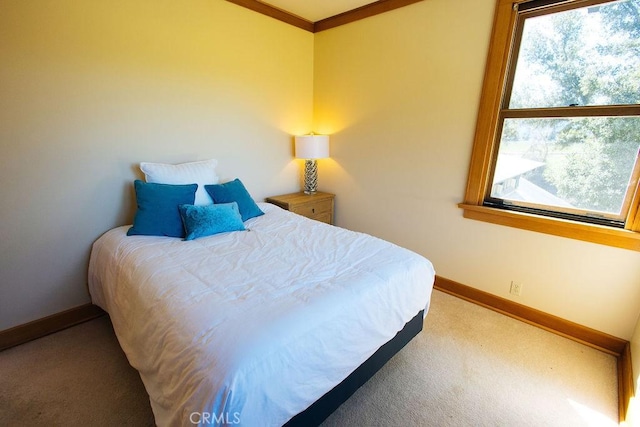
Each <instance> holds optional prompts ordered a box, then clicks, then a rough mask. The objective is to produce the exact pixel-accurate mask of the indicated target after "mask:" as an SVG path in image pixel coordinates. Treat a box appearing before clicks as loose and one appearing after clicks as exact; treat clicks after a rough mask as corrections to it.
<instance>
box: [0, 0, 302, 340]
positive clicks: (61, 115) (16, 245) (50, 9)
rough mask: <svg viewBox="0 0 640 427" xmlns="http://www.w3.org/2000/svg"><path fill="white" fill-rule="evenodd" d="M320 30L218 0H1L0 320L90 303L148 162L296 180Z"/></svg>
mask: <svg viewBox="0 0 640 427" xmlns="http://www.w3.org/2000/svg"><path fill="white" fill-rule="evenodd" d="M312 100H313V34H310V33H308V32H305V31H303V30H300V29H297V28H294V27H292V26H289V25H286V24H283V23H281V22H278V21H276V20H273V19H271V18H268V17H266V16H263V15H260V14H257V13H255V12H251V11H249V10H247V9H244V8H241V7H238V6H236V5H233V4H231V3H227V2H225V1H222V0H188V1H187V0H183V1H173V0H135V1H97V0H96V1H94V0H50V1H48V0H29V1H1V2H0V180H1V182H2V190H0V191H1V193H0V198H1V200H2V204H1V206H0V227H1V228H0V251H1V257H0V330H2V329H6V328H9V327H12V326H14V325H18V324H22V323H25V322H28V321H31V320H34V319H38V318H42V317H44V316H47V315H50V314H53V313H57V312H60V311H62V310H66V309H69V308H72V307H75V306H78V305H81V304H84V303H87V302H89V295H88V292H87V290H86V270H87V262H88V256H89V251H90V248H91V244H92V242H93V241H94V240H95V239H96V238H97V237H98V236H99V235H100V234H101V233H103V232H104V231H106V230H107V229H109V228H111V227H113V226H116V225H121V224H127V223H130V221H131V219H132V215H133V209H134V206H133V205H134V196H133V190H132V185H131V183H132V180H133V179H134V178H137V177H141V176H140V175H139V172H138V170H137V164H138V163H139V162H140V161H158V162H182V161H191V160H199V159H207V158H216V159H218V160H219V167H218V172H219V175H220V177H221V179H222V180H229V179H233V178H235V177H239V178H241V179H242V180H243V181H244V182H245V184H246V185H247V187H248V189H249V190H250V192H251V193H252V195H253V196H254V197H255V198H257V199H262V198H264V197H265V196H268V195H272V194H279V193H281V192H287V191H294V190H297V189H298V188H299V165H298V164H296V163H295V162H294V161H292V150H291V143H292V142H291V136H290V135H292V134H294V133H301V132H308V131H309V130H311V124H312V113H313V111H312V109H313V105H312Z"/></svg>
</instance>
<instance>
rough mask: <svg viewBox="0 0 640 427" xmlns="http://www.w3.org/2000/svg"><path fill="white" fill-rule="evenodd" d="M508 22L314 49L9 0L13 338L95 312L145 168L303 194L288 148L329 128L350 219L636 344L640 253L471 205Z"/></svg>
mask: <svg viewBox="0 0 640 427" xmlns="http://www.w3.org/2000/svg"><path fill="white" fill-rule="evenodd" d="M493 9H494V0H462V1H461V2H457V3H455V6H454V4H453V3H452V2H451V1H450V0H425V1H423V2H420V3H416V4H413V5H411V6H407V7H405V8H401V9H397V10H394V11H392V12H389V13H386V14H382V15H378V16H374V17H371V18H367V19H365V20H362V21H358V22H354V23H351V24H348V25H346V26H342V27H338V28H334V29H331V30H328V31H325V32H321V33H318V34H316V35H315V36H314V35H313V34H311V33H307V32H305V31H302V30H300V29H297V28H294V27H291V26H289V25H287V24H284V23H282V22H279V21H276V20H273V19H271V18H268V17H265V16H262V15H260V14H257V13H255V12H252V11H249V10H246V9H244V8H241V7H238V6H236V5H233V4H230V3H227V2H225V1H223V0H185V1H179V2H176V1H170V0H136V1H118V2H99V1H87V0H75V1H74V0H51V1H47V0H32V1H2V2H0V178H1V180H2V183H3V185H2V190H1V191H2V193H1V194H0V196H1V199H2V205H1V206H0V227H1V228H0V250H1V254H2V256H1V257H0V330H2V329H6V328H8V327H11V326H14V325H18V324H22V323H25V322H28V321H30V320H34V319H37V318H41V317H44V316H47V315H49V314H53V313H57V312H59V311H62V310H65V309H68V308H71V307H74V306H77V305H80V304H84V303H87V302H88V301H89V297H88V293H87V291H86V268H87V260H88V256H89V250H90V247H91V243H92V242H93V241H94V240H95V239H96V238H97V237H98V236H99V235H100V234H101V233H102V232H104V231H106V230H107V229H109V228H111V227H113V226H115V225H120V224H126V223H129V222H130V221H131V218H132V215H133V210H134V206H133V204H134V203H133V202H134V197H133V192H132V189H131V181H132V180H133V179H134V178H136V177H140V175H139V172H138V170H137V164H138V163H139V162H140V161H162V162H181V161H190V160H197V159H206V158H211V157H213V158H217V159H218V160H219V162H220V165H219V168H218V171H219V174H220V176H221V178H222V179H223V180H227V179H232V178H234V177H236V176H237V177H240V178H241V179H242V180H243V181H244V182H245V183H246V184H247V187H248V188H249V190H250V191H251V193H252V194H253V196H254V197H255V198H257V199H262V198H263V197H265V196H268V195H272V194H279V193H282V192H287V191H294V190H297V189H298V188H299V171H300V165H299V164H298V163H296V162H295V161H292V160H291V138H290V135H292V134H298V133H303V132H308V131H309V130H314V131H316V132H326V133H331V134H332V142H331V143H332V146H331V153H332V158H331V159H328V160H321V161H320V179H319V182H320V188H321V189H324V190H328V191H333V192H335V193H336V194H337V196H338V197H337V202H336V215H337V223H338V225H340V226H345V227H348V228H351V229H354V230H360V231H365V232H368V233H371V234H374V235H377V236H379V237H382V238H385V239H388V240H390V241H393V242H396V243H398V244H400V245H403V246H406V247H408V248H410V249H413V250H415V251H417V252H419V253H421V254H423V255H425V256H427V257H428V258H430V259H431V260H432V261H433V262H434V264H435V267H436V270H437V272H438V274H440V275H441V276H444V277H446V278H449V279H452V280H456V281H459V282H461V283H464V284H467V285H470V286H474V287H477V288H478V289H482V290H485V291H487V292H491V293H493V294H495V295H498V296H502V297H506V298H510V295H509V294H508V288H509V283H510V281H511V280H518V281H521V282H523V283H524V291H523V295H522V296H521V297H519V298H514V300H515V301H517V302H519V303H523V304H525V305H529V306H531V307H534V308H537V309H540V310H543V311H546V312H548V313H551V314H554V315H557V316H560V317H563V318H566V319H569V320H572V321H575V322H577V323H580V324H583V325H586V326H590V327H593V328H595V329H598V330H601V331H603V332H607V333H610V334H612V335H616V336H618V337H621V338H624V339H630V338H631V336H632V334H633V331H634V328H635V325H636V320H637V317H638V313H639V312H640V287H639V286H638V283H640V253H638V252H632V251H625V250H621V249H614V248H609V247H605V246H601V245H595V244H590V243H584V242H578V241H574V240H569V239H564V238H559V237H553V236H547V235H543V234H538V233H533V232H528V231H523V230H517V229H511V228H507V227H502V226H497V225H492V224H486V223H481V222H476V221H471V220H466V219H463V218H462V214H461V211H460V210H459V209H458V208H457V207H456V204H457V203H458V202H460V201H461V200H462V196H463V193H464V188H465V185H466V177H467V169H468V163H469V158H470V154H471V145H472V139H473V132H474V127H475V118H476V113H477V108H478V99H479V94H480V88H481V84H482V81H481V80H482V75H483V69H484V62H485V57H486V54H487V48H488V42H489V32H490V30H491V23H492V16H493ZM314 123H315V124H314ZM312 125H313V126H312ZM636 341H637V339H636Z"/></svg>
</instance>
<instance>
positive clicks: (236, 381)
mask: <svg viewBox="0 0 640 427" xmlns="http://www.w3.org/2000/svg"><path fill="white" fill-rule="evenodd" d="M259 206H260V208H261V209H262V210H263V211H264V212H265V215H262V216H259V217H256V218H253V219H250V220H248V221H247V222H246V223H245V226H246V227H247V230H246V231H237V232H231V233H223V234H218V235H214V236H209V237H205V238H200V239H197V240H193V241H182V240H181V239H177V238H170V237H153V236H126V231H127V229H128V227H127V226H123V227H119V228H115V229H113V230H110V231H108V232H106V233H105V234H104V235H102V236H101V237H100V238H99V239H98V240H97V241H96V242H95V243H94V245H93V248H92V252H91V258H90V263H89V272H88V281H89V291H90V293H91V298H92V301H93V303H94V304H97V305H98V306H100V307H101V308H103V309H104V310H105V311H107V312H108V313H109V315H110V317H111V321H112V323H113V326H114V330H115V333H116V335H117V338H118V340H119V342H120V345H121V347H122V349H123V350H124V352H125V354H126V356H127V358H128V360H129V362H130V363H131V365H132V366H133V367H135V368H136V369H137V370H138V371H139V373H140V377H141V378H142V381H143V383H144V385H145V388H146V390H147V392H148V393H149V397H150V402H151V407H152V409H153V413H154V416H155V419H156V423H157V424H158V425H160V426H164V425H167V426H169V425H170V426H174V425H175V426H179V425H194V424H195V425H198V424H199V425H211V424H213V425H242V426H257V425H259V426H280V425H282V424H284V423H285V422H287V421H288V420H289V419H290V418H291V417H293V416H294V415H296V414H297V413H299V412H301V411H303V410H305V409H306V408H307V407H308V406H310V405H311V404H312V403H313V402H314V401H316V400H317V399H318V398H320V397H321V396H322V395H323V394H324V393H326V392H327V391H329V390H331V389H332V388H333V387H334V386H335V385H336V384H338V383H340V382H341V381H342V380H343V379H344V378H346V377H347V376H348V375H349V374H350V373H351V372H352V371H353V370H354V369H355V368H357V367H358V366H359V365H360V364H361V363H362V362H363V361H365V360H366V359H367V358H368V357H369V356H371V355H372V354H373V353H374V352H375V351H376V350H377V349H378V348H379V347H380V346H381V345H382V344H384V343H385V342H387V341H389V340H390V339H391V338H393V337H394V335H395V334H396V333H397V332H398V331H399V330H401V329H402V327H403V326H404V324H405V323H406V322H408V321H409V320H410V319H411V318H412V317H414V316H415V315H416V313H418V312H419V311H420V310H423V309H424V310H425V313H426V312H427V310H428V307H429V301H430V296H431V290H432V285H433V280H434V277H435V276H434V275H435V273H434V269H433V266H432V264H431V263H430V262H429V261H428V260H427V259H426V258H424V257H422V256H420V255H418V254H416V253H414V252H412V251H409V250H407V249H404V248H401V247H399V246H397V245H394V244H392V243H389V242H387V241H384V240H381V239H378V238H375V237H372V236H370V235H366V234H363V233H357V232H353V231H349V230H345V229H342V228H339V227H334V226H331V225H328V224H324V223H321V222H317V221H313V220H310V219H307V218H304V217H302V216H299V215H296V214H294V213H291V212H288V211H285V210H283V209H281V208H279V207H277V206H275V205H271V204H265V203H260V204H259Z"/></svg>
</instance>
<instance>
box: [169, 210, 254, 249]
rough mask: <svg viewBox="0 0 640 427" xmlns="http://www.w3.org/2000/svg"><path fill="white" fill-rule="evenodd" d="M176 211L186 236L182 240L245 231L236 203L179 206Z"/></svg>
mask: <svg viewBox="0 0 640 427" xmlns="http://www.w3.org/2000/svg"><path fill="white" fill-rule="evenodd" d="M178 210H179V211H180V216H181V217H182V223H183V224H184V229H185V232H186V234H187V235H186V236H185V238H184V240H193V239H197V238H198V237H205V236H212V235H214V234H218V233H226V232H228V231H241V230H246V229H245V228H244V224H243V222H242V217H241V216H240V211H239V210H238V204H237V203H236V202H233V203H221V204H217V205H199V206H194V205H180V206H178Z"/></svg>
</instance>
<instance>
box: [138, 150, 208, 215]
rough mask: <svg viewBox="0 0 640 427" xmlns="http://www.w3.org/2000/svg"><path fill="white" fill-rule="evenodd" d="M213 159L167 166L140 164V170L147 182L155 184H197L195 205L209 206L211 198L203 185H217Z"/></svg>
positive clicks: (164, 164)
mask: <svg viewBox="0 0 640 427" xmlns="http://www.w3.org/2000/svg"><path fill="white" fill-rule="evenodd" d="M217 165H218V161H217V160H215V159H210V160H202V161H198V162H189V163H181V164H178V165H169V164H166V163H149V162H141V163H140V170H141V171H142V172H143V173H144V178H145V180H146V181H147V182H154V183H156V184H198V190H197V191H196V200H195V202H194V204H195V205H210V204H212V203H213V200H211V196H209V193H207V191H206V190H205V188H204V186H205V185H210V184H217V183H218V175H216V166H217Z"/></svg>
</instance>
